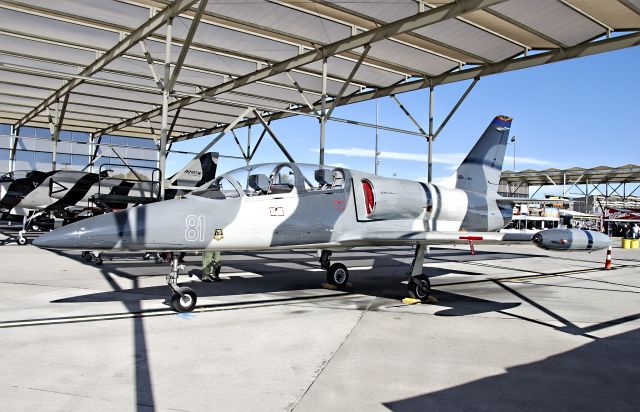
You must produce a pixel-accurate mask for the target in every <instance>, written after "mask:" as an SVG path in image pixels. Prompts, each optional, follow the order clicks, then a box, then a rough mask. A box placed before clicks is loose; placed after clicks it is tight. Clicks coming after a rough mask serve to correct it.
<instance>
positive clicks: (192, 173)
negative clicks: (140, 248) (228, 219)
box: [0, 152, 218, 244]
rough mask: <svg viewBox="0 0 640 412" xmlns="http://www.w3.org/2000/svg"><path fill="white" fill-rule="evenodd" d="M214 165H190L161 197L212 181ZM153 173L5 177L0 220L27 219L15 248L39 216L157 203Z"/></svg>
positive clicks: (212, 159) (210, 160)
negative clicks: (76, 209) (74, 208)
mask: <svg viewBox="0 0 640 412" xmlns="http://www.w3.org/2000/svg"><path fill="white" fill-rule="evenodd" d="M217 165H218V153H215V152H210V153H205V154H203V155H202V156H200V157H199V158H197V159H194V160H192V161H191V162H190V163H189V165H188V166H187V167H186V168H185V169H184V171H183V172H181V173H180V174H179V175H174V176H172V177H170V178H169V179H167V183H166V184H167V190H166V192H165V198H168V199H171V198H173V197H175V196H176V195H178V194H184V193H186V192H187V191H189V190H191V189H193V188H195V187H198V186H200V185H203V184H205V183H208V182H210V181H212V180H213V179H214V178H215V176H216V169H217ZM155 170H156V174H155V175H154V176H152V179H151V180H140V181H132V180H131V179H120V178H115V177H109V171H108V170H103V171H102V172H101V173H99V174H98V173H89V172H84V171H76V170H55V171H50V172H40V171H37V170H33V171H16V172H10V173H6V174H5V175H3V176H2V177H0V212H2V213H3V214H4V215H5V216H4V217H8V216H11V215H13V216H23V217H26V216H30V218H29V219H28V220H25V223H24V227H23V230H22V231H21V232H20V233H19V237H18V243H19V244H26V238H25V237H24V232H25V231H26V229H27V227H28V225H29V224H30V222H31V221H32V220H33V219H35V218H37V217H38V216H40V215H42V214H47V213H60V212H62V211H64V210H66V209H68V208H69V207H72V206H75V205H79V204H83V205H88V204H89V203H90V202H93V203H94V204H96V205H98V206H100V207H102V208H105V209H124V208H126V207H128V206H129V204H137V203H143V202H148V201H150V200H153V199H154V197H155V198H157V195H158V193H159V179H160V175H159V173H157V169H155ZM34 212H35V213H34Z"/></svg>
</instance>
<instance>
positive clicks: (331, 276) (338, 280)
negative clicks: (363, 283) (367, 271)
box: [327, 263, 349, 287]
mask: <svg viewBox="0 0 640 412" xmlns="http://www.w3.org/2000/svg"><path fill="white" fill-rule="evenodd" d="M348 281H349V270H348V269H347V267H346V266H345V265H343V264H342V263H334V264H333V265H331V266H329V269H327V283H328V284H330V285H335V286H338V287H344V286H346V285H347V282H348Z"/></svg>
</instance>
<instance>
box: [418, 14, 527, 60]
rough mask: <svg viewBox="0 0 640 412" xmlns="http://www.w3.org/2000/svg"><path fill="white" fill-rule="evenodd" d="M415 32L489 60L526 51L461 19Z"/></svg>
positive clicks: (500, 58)
mask: <svg viewBox="0 0 640 412" xmlns="http://www.w3.org/2000/svg"><path fill="white" fill-rule="evenodd" d="M415 33H417V34H419V35H422V36H425V37H428V38H430V39H433V40H436V41H439V42H441V43H444V44H448V45H451V46H453V47H455V48H458V49H460V50H463V51H467V52H469V53H473V54H475V55H477V56H480V57H484V58H485V59H487V60H489V61H501V60H504V59H506V58H509V57H511V56H514V55H516V54H518V53H522V52H523V51H524V48H523V47H520V46H518V45H517V44H515V43H513V42H510V41H507V40H505V39H503V38H501V37H498V36H496V35H494V34H491V33H489V32H487V31H485V30H482V29H479V28H477V27H475V26H473V25H471V24H468V23H465V22H462V21H460V20H447V21H443V22H440V23H435V24H432V25H429V26H426V27H423V28H421V29H418V30H415Z"/></svg>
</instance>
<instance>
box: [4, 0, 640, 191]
mask: <svg viewBox="0 0 640 412" xmlns="http://www.w3.org/2000/svg"><path fill="white" fill-rule="evenodd" d="M0 11H1V13H0V19H1V21H0V23H1V27H2V28H1V29H0V39H1V40H2V41H1V42H0V71H1V72H2V78H1V79H0V84H1V85H2V89H1V90H0V97H1V102H0V104H1V106H0V123H2V124H3V126H2V133H3V134H4V136H5V137H3V139H2V148H0V155H1V159H3V162H4V164H3V166H6V167H5V169H6V170H15V169H16V159H17V160H18V161H20V159H23V161H26V164H25V165H26V166H27V168H33V167H34V165H35V163H38V164H39V167H40V168H42V167H43V166H42V165H43V164H46V163H48V162H49V161H50V162H51V164H52V166H53V168H55V167H56V163H58V164H66V165H70V166H71V167H76V168H77V167H79V166H80V165H82V164H90V165H91V166H94V164H96V165H97V164H100V162H111V161H115V160H117V159H116V156H114V153H113V152H112V149H113V148H118V147H121V150H122V151H123V156H124V157H125V158H126V159H133V160H130V161H132V163H135V164H139V165H146V166H150V165H154V164H155V162H157V163H158V166H159V168H160V170H161V171H162V172H164V169H165V162H166V156H167V152H168V151H170V150H171V143H173V142H178V141H182V140H185V139H191V138H195V137H200V136H207V135H212V140H211V142H210V144H209V145H207V148H210V147H211V146H212V145H213V144H215V143H216V142H217V141H218V140H219V139H220V138H222V136H224V135H225V134H227V133H230V132H233V130H234V129H236V128H241V127H246V126H250V125H259V126H261V127H262V134H261V135H260V138H259V139H257V141H256V142H255V143H254V145H253V147H251V142H250V141H249V142H247V147H246V151H245V150H243V148H242V147H240V152H241V157H242V158H245V159H246V160H248V161H250V158H251V157H252V155H253V154H254V153H255V149H256V148H257V146H258V145H259V142H260V140H261V138H262V137H263V136H264V135H265V134H266V133H269V134H270V135H271V137H273V138H274V139H276V142H277V136H275V134H274V133H273V132H272V130H271V129H270V128H269V127H268V125H269V123H270V122H271V121H275V120H277V119H282V118H286V117H289V116H294V115H302V116H312V117H315V118H317V119H318V121H319V130H318V140H319V163H320V164H323V163H324V148H325V139H324V130H325V123H326V122H327V121H337V122H350V123H355V124H360V125H361V126H365V127H378V128H380V129H388V130H394V131H400V132H403V133H408V134H411V135H417V136H419V137H422V138H424V139H426V140H428V142H429V156H430V157H431V153H432V145H431V143H432V142H433V141H434V139H436V138H437V136H438V134H439V133H440V131H441V130H442V128H443V127H444V126H445V125H446V123H447V122H448V120H449V119H450V118H451V116H453V115H454V113H455V111H456V109H457V108H458V107H459V105H460V104H461V103H462V101H463V100H464V98H465V97H466V96H467V94H468V93H469V92H470V91H471V89H472V88H473V87H474V85H475V84H476V82H477V81H478V80H479V79H480V78H482V77H483V76H488V75H491V74H496V73H501V72H507V71H511V70H518V69H523V68H527V67H532V66H536V65H542V64H547V63H551V62H556V61H562V60H566V59H571V58H576V57H580V56H587V55H591V54H595V53H602V52H606V51H610V50H616V49H621V48H625V47H630V46H634V45H637V44H638V43H639V41H640V33H639V32H638V28H640V6H639V5H638V4H637V2H635V1H633V0H607V1H599V2H591V1H582V0H571V1H566V0H544V1H540V2H536V4H535V5H533V4H531V2H527V1H522V0H509V1H504V0H501V1H500V0H493V1H491V0H485V1H457V2H448V1H435V2H426V1H423V0H419V1H418V0H401V1H397V2H394V4H393V5H389V4H388V3H380V2H377V1H360V2H350V1H346V2H344V1H313V2H298V1H275V0H274V1H258V2H255V1H233V2H223V3H221V2H218V1H206V0H202V1H197V0H181V1H169V0H156V1H153V0H139V1H138V0H127V1H117V0H113V1H108V2H104V1H97V0H88V1H83V2H81V3H80V4H78V3H77V2H74V1H67V0H52V1H47V2H44V3H33V2H30V1H26V0H25V1H22V0H2V1H0ZM567 22H569V24H567ZM464 80H468V81H471V80H472V82H471V83H470V84H469V87H468V89H467V91H466V92H465V93H464V94H463V95H462V96H461V98H460V100H459V101H458V103H457V104H456V105H455V106H454V107H453V108H452V109H451V112H450V113H449V115H448V116H447V117H446V118H445V119H443V120H442V121H441V122H440V125H439V126H438V127H434V119H433V110H432V108H433V101H434V94H435V93H434V89H435V87H436V86H441V85H445V84H447V83H451V82H458V81H464ZM422 88H429V89H430V91H431V93H430V99H429V100H430V102H429V107H430V114H429V126H428V129H427V130H424V129H423V128H422V127H420V125H419V124H418V123H417V122H416V121H415V118H414V117H413V116H412V115H411V114H410V113H409V112H408V111H406V109H405V108H404V107H402V105H401V103H400V102H399V101H398V100H397V99H396V101H397V102H398V104H399V105H400V106H401V107H402V109H403V110H404V111H405V113H406V114H407V116H409V118H410V119H411V120H412V121H413V123H415V125H416V128H417V130H416V131H410V130H404V131H402V130H398V129H396V128H393V127H391V126H384V125H371V124H366V123H362V122H354V121H352V120H349V119H341V118H337V117H335V116H332V112H333V109H334V108H335V107H337V106H340V105H346V104H352V103H357V102H362V101H365V100H368V99H374V98H378V97H382V96H392V97H393V96H395V95H396V94H400V93H404V92H409V91H412V90H417V89H422ZM394 98H395V97H394ZM42 139H44V141H43V140H42ZM58 142H61V143H60V144H59V143H58ZM310 144H313V145H315V144H316V142H315V141H314V142H310ZM278 145H279V147H280V148H281V149H282V150H284V152H285V155H286V156H288V157H290V155H289V153H288V152H287V151H286V148H285V147H284V146H283V145H282V144H280V143H279V142H278ZM122 146H124V148H122ZM238 146H241V145H240V143H239V142H238ZM154 149H155V150H154ZM155 152H157V153H155ZM58 153H60V154H58ZM100 157H104V159H99V158H100ZM430 164H431V163H430ZM430 164H429V165H430ZM28 166H31V167H28ZM430 178H431V167H429V179H430Z"/></svg>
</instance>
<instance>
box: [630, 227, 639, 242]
mask: <svg viewBox="0 0 640 412" xmlns="http://www.w3.org/2000/svg"><path fill="white" fill-rule="evenodd" d="M631 235H632V238H633V239H639V238H640V227H638V224H637V223H634V224H633V228H632V234H631Z"/></svg>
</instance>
